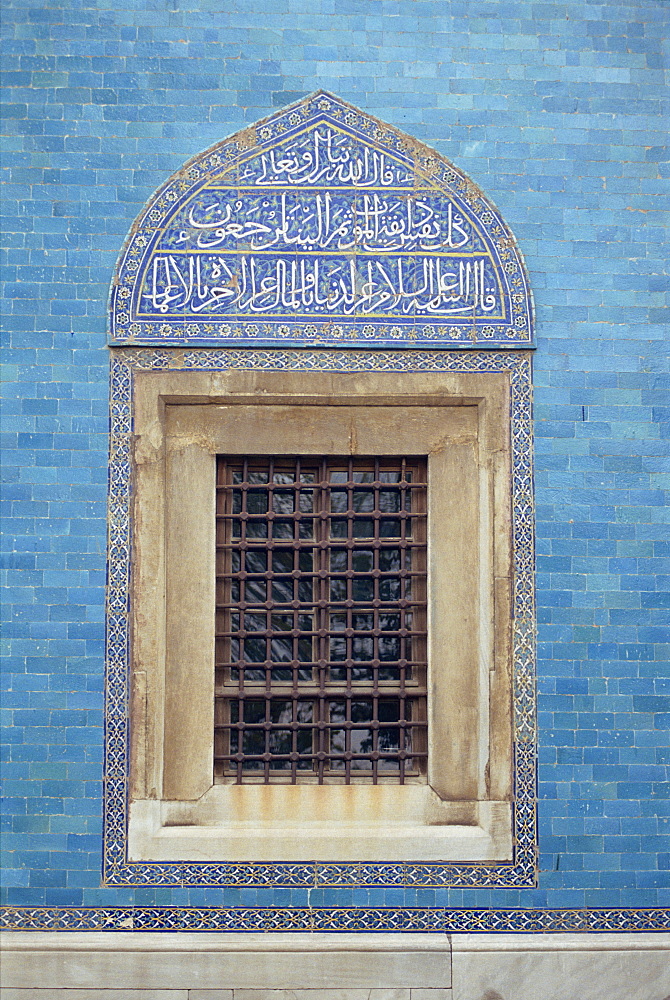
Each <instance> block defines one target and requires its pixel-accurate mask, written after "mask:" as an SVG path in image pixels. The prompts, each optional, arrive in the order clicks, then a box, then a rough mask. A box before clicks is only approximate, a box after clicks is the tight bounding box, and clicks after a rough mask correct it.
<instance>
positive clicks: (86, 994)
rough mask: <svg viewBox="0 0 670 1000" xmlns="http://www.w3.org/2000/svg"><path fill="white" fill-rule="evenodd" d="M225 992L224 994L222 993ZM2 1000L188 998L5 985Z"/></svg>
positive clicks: (212, 998)
mask: <svg viewBox="0 0 670 1000" xmlns="http://www.w3.org/2000/svg"><path fill="white" fill-rule="evenodd" d="M218 992H219V995H220V998H221V1000H232V996H233V994H232V991H231V990H221V991H218ZM224 994H225V995H224ZM0 997H2V1000H189V992H188V990H152V989H151V988H149V989H146V990H108V989H96V990H76V989H75V990H69V989H62V990H61V989H58V988H57V987H56V986H53V987H51V988H49V989H41V988H35V989H33V988H29V989H25V990H24V989H13V988H12V987H6V988H5V989H3V990H0ZM209 1000H219V996H218V995H214V994H210V995H209Z"/></svg>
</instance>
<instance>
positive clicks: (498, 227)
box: [109, 91, 533, 349]
mask: <svg viewBox="0 0 670 1000" xmlns="http://www.w3.org/2000/svg"><path fill="white" fill-rule="evenodd" d="M532 337H533V318H532V302H531V295H530V288H529V283H528V277H527V274H526V270H525V267H524V263H523V260H522V258H521V255H520V253H519V250H518V248H517V246H516V243H515V240H514V237H513V235H512V234H511V232H510V231H509V229H508V228H507V226H506V225H505V223H504V221H503V220H502V218H501V216H500V214H499V212H498V211H497V209H496V208H495V207H494V206H493V205H492V204H491V202H490V201H489V200H488V198H486V196H485V195H484V194H483V193H482V192H481V191H480V190H479V189H478V188H477V186H476V185H475V184H473V183H472V181H470V180H469V178H467V177H466V176H465V175H464V174H463V173H462V172H461V171H460V170H458V169H457V168H456V167H455V166H454V165H453V164H451V163H450V162H449V161H448V160H446V159H445V158H444V157H443V156H441V155H440V154H439V153H437V152H435V151H434V150H432V149H429V148H428V147H427V146H424V145H423V144H421V143H420V142H418V141H417V140H416V139H413V138H412V137H410V136H408V135H405V134H404V133H402V132H400V131H399V130H398V129H396V128H394V127H392V126H390V125H386V124H384V123H383V122H381V121H378V120H377V119H375V118H372V117H370V116H369V115H367V114H365V113H364V112H362V111H360V110H358V109H357V108H355V107H353V106H351V105H349V104H346V103H345V102H343V101H342V100H340V99H339V98H337V97H334V96H332V95H331V94H327V93H325V92H323V91H320V92H318V93H316V94H312V95H311V96H309V97H306V98H304V99H303V100H301V101H299V102H298V103H296V104H294V105H292V106H290V107H289V108H285V109H282V110H280V111H278V112H276V113H275V114H273V115H272V116H270V117H269V118H267V119H265V120H264V121H261V122H259V123H257V124H256V125H253V126H251V127H249V128H247V129H245V130H243V131H241V132H238V133H237V134H235V135H233V136H231V137H230V138H228V139H225V140H224V141H223V142H221V143H219V144H218V145H216V146H214V147H212V148H211V149H209V150H206V151H205V152H204V153H202V154H200V155H198V156H196V157H195V158H194V159H193V160H191V161H190V162H188V163H187V164H185V166H184V167H183V168H182V169H181V170H179V171H178V172H177V173H176V174H174V175H173V176H172V177H171V178H169V180H168V181H166V183H165V184H164V185H163V186H162V187H161V188H160V189H159V190H158V192H157V193H156V194H155V195H154V196H153V198H152V199H151V200H150V201H149V203H148V205H147V206H146V208H145V209H144V210H143V211H142V213H141V214H140V216H139V217H138V218H137V220H136V222H135V223H134V225H133V228H132V230H131V232H130V235H129V236H128V239H127V241H126V244H125V246H124V249H123V252H122V254H121V257H120V259H119V262H118V265H117V268H116V272H115V275H114V280H113V283H112V289H111V298H110V310H109V338H110V343H111V344H117V345H121V344H138V345H164V346H168V345H172V346H177V345H178V346H187V345H202V346H205V345H207V346H229V345H233V344H234V345H236V346H253V347H262V346H270V345H275V346H276V345H281V346H284V347H298V346H312V347H316V346H333V347H359V348H360V347H365V348H370V347H383V348H387V349H388V348H397V347H408V346H411V347H415V348H417V347H418V348H420V347H425V348H432V349H436V348H450V349H454V348H459V349H464V348H470V349H471V348H480V349H481V348H498V349H499V348H501V347H503V346H504V347H505V348H508V349H509V348H515V347H523V348H526V349H527V348H529V347H532Z"/></svg>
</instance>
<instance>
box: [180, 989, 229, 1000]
mask: <svg viewBox="0 0 670 1000" xmlns="http://www.w3.org/2000/svg"><path fill="white" fill-rule="evenodd" d="M188 1000H233V991H232V990H189V991H188Z"/></svg>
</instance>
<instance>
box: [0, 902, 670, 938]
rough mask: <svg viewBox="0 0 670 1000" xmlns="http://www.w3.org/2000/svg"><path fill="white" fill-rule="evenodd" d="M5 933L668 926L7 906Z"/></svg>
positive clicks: (508, 914)
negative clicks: (7, 931)
mask: <svg viewBox="0 0 670 1000" xmlns="http://www.w3.org/2000/svg"><path fill="white" fill-rule="evenodd" d="M0 929H2V930H11V931H175V932H179V931H189V932H193V931H202V932H205V933H206V932H210V931H215V932H218V933H222V932H223V933H225V932H231V933H232V932H240V931H246V932H249V933H253V932H263V933H272V932H287V931H290V932H297V933H300V932H302V933H310V932H311V933H314V932H332V933H343V932H348V933H352V932H360V933H365V932H375V931H380V932H381V931H385V932H389V931H391V932H396V933H399V934H402V933H410V932H411V933H417V932H425V933H427V934H459V933H487V934H528V933H536V934H543V933H552V932H553V933H556V932H564V933H575V932H591V933H594V932H596V933H597V932H610V933H611V932H620V933H632V932H639V931H670V910H668V909H661V908H649V909H598V910H587V909H584V910H579V909H576V910H558V909H555V910H540V909H505V910H503V909H501V910H486V909H454V910H447V909H438V908H407V909H405V908H382V907H379V908H370V909H363V908H357V907H352V908H351V909H340V908H333V909H326V908H323V909H311V908H304V907H297V908H295V909H292V908H289V907H283V908H282V907H272V908H270V907H268V908H261V907H259V908H252V907H230V908H227V909H224V908H216V907H206V908H205V907H202V908H199V907H174V908H173V907H160V906H151V907H120V906H119V907H97V908H92V909H87V908H83V907H31V906H26V907H15V908H9V907H7V908H6V909H3V910H0Z"/></svg>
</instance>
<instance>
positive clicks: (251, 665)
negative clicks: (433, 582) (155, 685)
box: [214, 455, 427, 785]
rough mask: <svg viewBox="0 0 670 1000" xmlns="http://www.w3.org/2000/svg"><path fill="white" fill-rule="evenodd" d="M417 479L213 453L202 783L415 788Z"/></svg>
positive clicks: (419, 760)
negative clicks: (211, 618)
mask: <svg viewBox="0 0 670 1000" xmlns="http://www.w3.org/2000/svg"><path fill="white" fill-rule="evenodd" d="M425 469H426V463H425V461H424V460H422V459H418V458H414V459H408V458H406V457H399V458H398V457H391V458H380V457H368V458H358V457H357V458H353V457H352V456H343V457H339V458H338V457H330V456H322V457H320V458H315V457H309V456H303V457H300V458H291V457H288V456H281V455H278V456H273V457H267V458H260V457H252V458H244V459H243V460H242V461H240V460H239V458H235V457H223V456H219V459H218V462H217V538H216V563H217V566H216V570H217V572H216V581H217V597H216V614H217V621H216V674H215V722H214V777H215V780H219V781H235V782H237V783H238V784H242V783H254V782H262V783H264V784H270V783H271V782H274V783H284V784H285V783H291V784H296V783H298V782H308V781H313V782H317V783H318V784H336V783H338V784H341V783H343V784H346V785H349V784H352V783H356V782H371V783H372V784H375V785H376V784H379V783H385V782H386V783H389V782H390V783H398V784H401V785H404V784H405V782H406V781H412V780H414V781H417V780H423V781H425V775H426V757H427V749H426V727H427V722H426V532H425V520H426V505H425V498H426V482H425V477H426V471H425Z"/></svg>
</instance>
